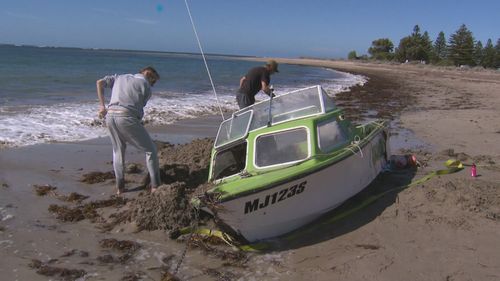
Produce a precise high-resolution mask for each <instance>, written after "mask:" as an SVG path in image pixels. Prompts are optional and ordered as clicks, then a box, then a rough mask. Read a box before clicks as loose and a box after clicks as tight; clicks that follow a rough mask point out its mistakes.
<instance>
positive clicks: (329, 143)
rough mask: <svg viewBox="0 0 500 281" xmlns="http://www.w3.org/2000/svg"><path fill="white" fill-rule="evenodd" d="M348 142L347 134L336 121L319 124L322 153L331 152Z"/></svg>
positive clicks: (319, 140)
mask: <svg viewBox="0 0 500 281" xmlns="http://www.w3.org/2000/svg"><path fill="white" fill-rule="evenodd" d="M347 141H348V139H347V134H346V133H345V132H344V130H343V129H342V127H341V126H340V124H339V123H338V122H337V121H336V120H335V119H332V120H326V121H323V122H321V123H319V124H318V142H319V149H320V150H321V151H322V152H330V151H332V150H334V149H335V148H338V147H339V146H342V145H344V144H345V143H346V142H347Z"/></svg>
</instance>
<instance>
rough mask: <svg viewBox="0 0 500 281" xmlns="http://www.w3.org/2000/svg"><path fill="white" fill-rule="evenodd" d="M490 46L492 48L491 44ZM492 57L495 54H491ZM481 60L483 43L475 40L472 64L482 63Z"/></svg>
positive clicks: (482, 57) (482, 58)
mask: <svg viewBox="0 0 500 281" xmlns="http://www.w3.org/2000/svg"><path fill="white" fill-rule="evenodd" d="M490 43H491V40H490ZM491 48H492V49H493V45H491ZM494 58H495V56H493V59H494ZM483 60H484V50H483V43H481V41H480V40H477V42H476V45H475V46H474V64H475V65H483ZM483 66H484V65H483Z"/></svg>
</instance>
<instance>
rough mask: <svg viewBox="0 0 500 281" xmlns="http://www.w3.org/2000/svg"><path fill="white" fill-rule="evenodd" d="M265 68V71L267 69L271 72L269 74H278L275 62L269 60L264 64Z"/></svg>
mask: <svg viewBox="0 0 500 281" xmlns="http://www.w3.org/2000/svg"><path fill="white" fill-rule="evenodd" d="M266 67H267V69H269V70H270V71H271V73H274V72H279V71H278V63H277V62H276V61H275V60H269V61H268V62H267V63H266Z"/></svg>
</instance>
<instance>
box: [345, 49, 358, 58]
mask: <svg viewBox="0 0 500 281" xmlns="http://www.w3.org/2000/svg"><path fill="white" fill-rule="evenodd" d="M347 59H349V60H355V59H358V55H357V54H356V51H350V52H349V54H348V55H347Z"/></svg>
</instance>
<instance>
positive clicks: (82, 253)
mask: <svg viewBox="0 0 500 281" xmlns="http://www.w3.org/2000/svg"><path fill="white" fill-rule="evenodd" d="M76 254H78V256H80V257H82V258H86V257H88V256H89V252H87V251H81V250H77V249H71V250H70V251H67V252H65V253H64V254H62V255H61V258H66V257H71V256H74V255H76Z"/></svg>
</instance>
